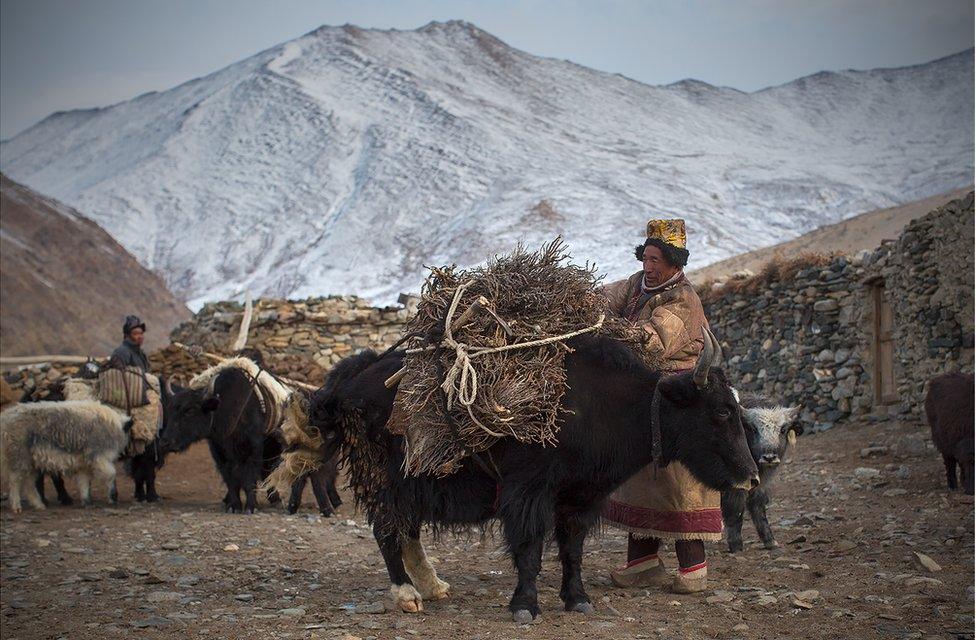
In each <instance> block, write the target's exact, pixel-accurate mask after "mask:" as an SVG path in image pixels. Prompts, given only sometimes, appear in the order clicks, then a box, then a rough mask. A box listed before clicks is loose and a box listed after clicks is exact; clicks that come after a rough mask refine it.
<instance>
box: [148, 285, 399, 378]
mask: <svg viewBox="0 0 976 640" xmlns="http://www.w3.org/2000/svg"><path fill="white" fill-rule="evenodd" d="M403 300H404V301H405V302H406V305H405V306H396V307H383V308H376V307H371V306H370V305H369V303H368V302H367V301H365V300H363V299H361V298H357V297H355V296H330V297H327V298H308V299H306V300H263V299H262V300H258V301H256V302H255V304H254V311H253V315H252V320H251V326H250V331H249V332H248V340H247V347H249V348H255V349H258V350H259V351H260V352H261V353H262V355H263V356H264V358H265V361H266V366H267V367H268V368H269V369H270V370H272V371H274V372H275V373H277V374H279V375H283V376H287V377H289V378H293V379H295V380H300V381H302V382H308V383H310V384H315V385H320V384H322V382H323V381H324V379H325V374H326V372H327V371H328V370H329V369H330V368H331V367H332V365H334V364H335V363H336V362H338V361H339V360H341V359H342V358H344V357H346V356H348V355H352V354H353V353H356V352H358V351H361V350H363V349H365V348H373V349H385V348H386V347H388V346H390V345H392V344H393V343H394V342H396V341H397V340H398V339H399V338H400V335H401V333H402V330H403V326H404V324H405V323H406V322H407V320H408V319H409V318H410V315H411V314H412V313H413V312H414V310H415V308H416V302H415V301H414V300H413V299H412V298H408V297H404V298H403ZM242 316H243V306H242V305H241V304H239V303H236V302H218V303H212V304H207V305H205V306H204V307H203V308H202V309H201V310H200V311H199V312H198V313H197V314H195V315H194V316H193V318H191V319H190V320H188V321H187V322H184V323H183V324H181V325H180V326H178V327H177V328H176V329H174V330H173V332H172V334H170V338H171V339H172V340H173V341H174V342H181V343H183V344H186V345H198V346H200V347H202V348H203V349H204V350H206V351H211V352H215V353H219V354H228V353H229V352H230V347H231V344H232V343H233V342H234V340H235V339H236V338H237V333H238V330H239V328H240V324H241V318H242ZM188 358H189V356H187V355H186V354H185V353H184V352H181V351H180V350H179V349H176V348H174V347H170V348H168V349H166V350H163V351H160V352H157V353H155V354H153V355H152V357H151V360H153V361H154V368H157V367H156V366H155V365H156V363H157V362H158V368H157V370H160V371H162V372H164V373H165V374H167V375H172V376H176V377H177V378H185V377H186V376H187V374H189V373H193V372H194V371H193V369H194V367H193V359H190V360H188ZM197 368H199V367H197Z"/></svg>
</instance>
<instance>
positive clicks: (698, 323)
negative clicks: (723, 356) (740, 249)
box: [603, 271, 708, 371]
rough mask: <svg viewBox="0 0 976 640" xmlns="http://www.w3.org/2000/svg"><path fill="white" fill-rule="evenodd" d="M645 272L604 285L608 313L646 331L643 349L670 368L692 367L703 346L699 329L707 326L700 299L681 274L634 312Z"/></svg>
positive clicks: (654, 293) (671, 369)
mask: <svg viewBox="0 0 976 640" xmlns="http://www.w3.org/2000/svg"><path fill="white" fill-rule="evenodd" d="M643 278H644V272H643V271H638V272H637V273H635V274H634V275H632V276H630V277H629V278H627V279H626V280H618V281H617V282H612V283H610V284H608V285H607V286H605V287H604V288H603V295H605V296H606V298H607V303H608V305H609V307H610V311H611V313H613V314H614V315H617V316H620V317H621V318H626V319H628V320H630V321H631V322H633V323H634V324H636V325H638V326H640V327H641V328H643V329H644V331H646V332H647V342H646V344H645V348H646V349H647V350H649V351H650V352H652V353H654V354H658V355H660V356H661V358H662V359H663V360H665V361H666V364H665V366H666V367H667V368H668V370H670V371H680V370H683V369H691V368H693V367H694V366H695V360H697V358H698V354H699V353H701V350H702V348H703V347H704V346H705V341H704V338H703V336H702V329H703V328H704V327H707V326H708V321H707V320H706V319H705V310H704V309H703V308H702V303H701V299H700V298H699V297H698V293H697V292H696V291H695V287H694V286H692V284H691V282H689V281H688V278H686V277H685V275H684V273H679V276H678V277H676V278H674V279H672V281H671V282H670V283H667V284H665V286H663V287H661V288H660V289H658V290H652V292H651V293H652V294H653V295H652V296H651V298H650V299H649V300H648V301H647V303H645V304H644V306H643V307H642V308H641V309H640V311H638V312H637V313H636V314H635V313H634V307H635V306H636V305H637V302H638V301H639V300H640V298H641V295H642V293H643V291H642V290H641V283H642V282H643Z"/></svg>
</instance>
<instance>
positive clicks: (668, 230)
mask: <svg viewBox="0 0 976 640" xmlns="http://www.w3.org/2000/svg"><path fill="white" fill-rule="evenodd" d="M647 237H648V238H654V239H656V240H660V241H662V242H665V243H667V244H669V245H671V246H672V247H678V248H679V249H687V248H688V237H687V236H686V235H685V221H684V220H682V219H680V218H673V219H670V220H648V221H647Z"/></svg>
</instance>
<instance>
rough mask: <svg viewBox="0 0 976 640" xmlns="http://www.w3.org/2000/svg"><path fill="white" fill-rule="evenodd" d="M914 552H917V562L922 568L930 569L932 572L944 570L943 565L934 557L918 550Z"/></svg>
mask: <svg viewBox="0 0 976 640" xmlns="http://www.w3.org/2000/svg"><path fill="white" fill-rule="evenodd" d="M913 553H914V554H915V560H916V562H917V563H918V564H920V565H921V566H922V568H923V569H925V570H926V571H929V572H931V573H935V572H937V571H942V567H941V566H939V563H938V562H936V561H935V560H933V559H932V558H930V557H928V556H927V555H925V554H924V553H920V552H918V551H914V552H913Z"/></svg>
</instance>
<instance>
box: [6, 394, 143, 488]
mask: <svg viewBox="0 0 976 640" xmlns="http://www.w3.org/2000/svg"><path fill="white" fill-rule="evenodd" d="M129 420H130V418H129V416H127V415H125V414H124V413H122V412H121V411H118V410H117V409H114V408H112V407H109V406H108V405H104V404H102V403H100V402H97V401H93V400H81V401H71V400H66V401H64V402H31V403H24V404H19V405H17V406H15V407H11V408H10V409H8V410H7V411H4V412H3V413H2V414H0V458H2V460H3V466H4V468H5V469H6V470H7V471H8V473H9V472H10V471H14V472H19V473H21V474H23V473H32V472H34V471H47V472H52V473H56V472H62V473H64V472H68V473H70V472H73V471H76V470H78V469H86V468H90V467H92V466H95V465H96V464H97V463H98V461H99V460H103V459H106V458H108V459H109V460H110V461H114V460H115V459H116V458H118V457H119V454H121V453H122V451H123V450H124V449H125V446H126V443H127V442H128V434H127V433H126V424H127V423H128V422H129Z"/></svg>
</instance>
